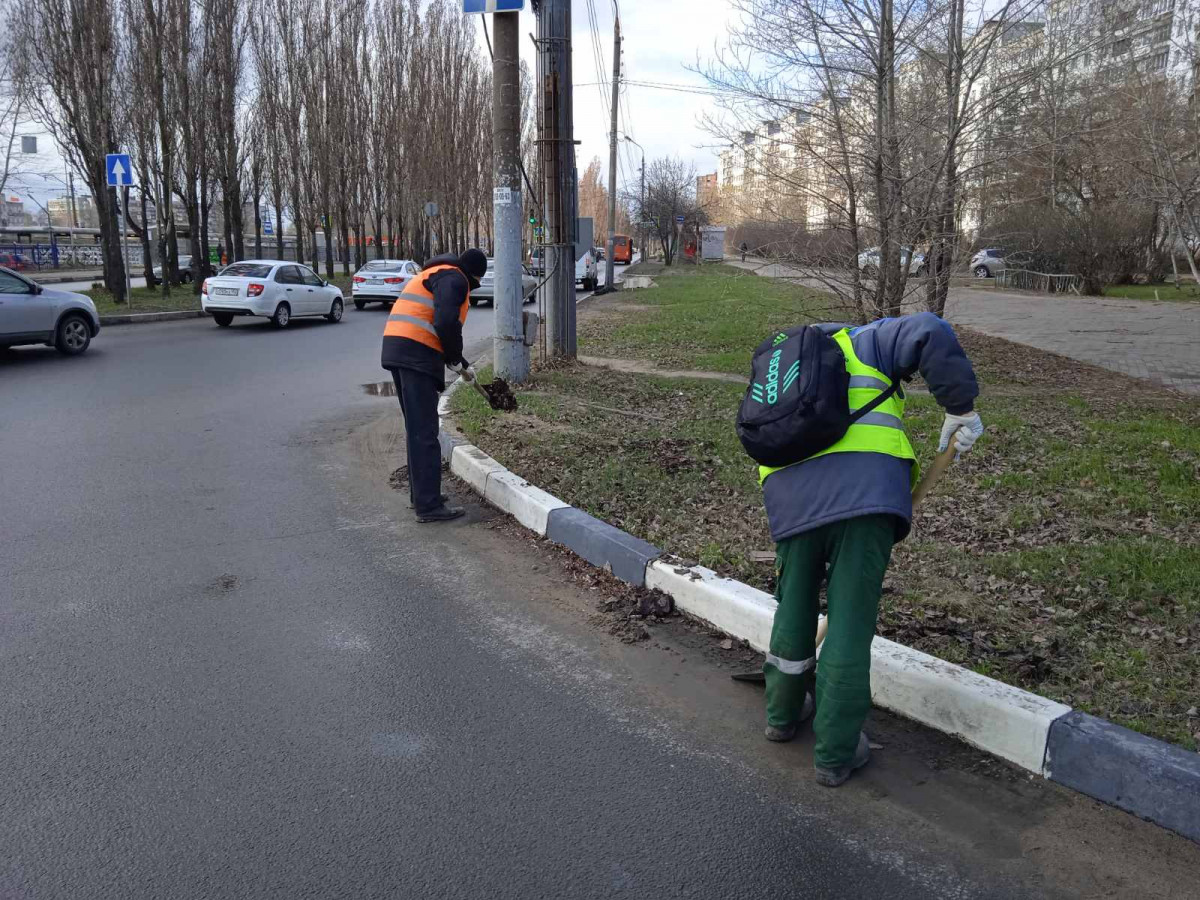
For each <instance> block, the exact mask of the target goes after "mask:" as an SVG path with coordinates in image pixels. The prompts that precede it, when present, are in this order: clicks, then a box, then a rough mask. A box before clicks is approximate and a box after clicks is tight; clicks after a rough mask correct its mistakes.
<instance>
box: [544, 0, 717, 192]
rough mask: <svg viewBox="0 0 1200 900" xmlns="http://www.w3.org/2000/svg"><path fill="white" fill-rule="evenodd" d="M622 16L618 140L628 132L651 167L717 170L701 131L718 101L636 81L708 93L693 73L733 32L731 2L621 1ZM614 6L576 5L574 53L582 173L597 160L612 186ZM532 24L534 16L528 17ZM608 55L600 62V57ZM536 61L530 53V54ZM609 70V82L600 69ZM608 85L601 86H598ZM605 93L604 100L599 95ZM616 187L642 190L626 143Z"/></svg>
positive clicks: (610, 0) (604, 2)
mask: <svg viewBox="0 0 1200 900" xmlns="http://www.w3.org/2000/svg"><path fill="white" fill-rule="evenodd" d="M617 5H618V6H619V7H620V13H621V32H622V54H621V56H622V65H623V71H622V80H623V81H628V82H633V83H632V84H626V85H624V87H623V90H622V93H621V103H620V105H621V114H620V119H619V127H618V133H619V134H626V133H628V134H629V135H630V137H632V138H633V139H634V140H635V141H637V142H638V143H639V144H641V145H642V147H644V148H645V153H646V158H647V160H650V159H654V158H656V157H661V156H679V157H682V158H683V159H684V160H685V161H686V162H691V163H692V164H694V165H695V167H696V172H697V174H702V173H705V172H715V171H716V170H717V151H716V150H715V149H714V147H713V144H714V143H715V139H714V138H713V136H712V135H710V134H707V133H706V132H705V131H704V130H703V129H702V128H701V125H700V118H701V116H702V115H703V113H704V112H705V111H709V110H712V109H713V101H712V98H710V97H706V96H703V95H698V94H691V93H685V92H682V91H672V90H662V89H656V88H649V87H643V86H641V85H639V84H638V82H655V83H660V84H672V85H695V86H697V87H704V86H705V82H704V79H703V78H701V76H699V75H697V74H696V73H695V72H694V71H689V68H688V67H691V68H693V69H694V68H696V66H697V62H698V61H699V62H700V64H701V66H703V65H704V64H705V63H706V62H707V61H708V60H709V59H711V57H712V55H713V45H714V42H715V41H717V40H719V39H723V38H724V36H725V35H726V34H727V33H728V28H729V24H730V22H731V20H732V16H733V12H732V10H731V9H730V6H729V3H728V0H691V2H688V3H677V2H669V0H623V2H619V3H617ZM589 7H591V8H592V9H594V10H595V14H596V20H597V21H596V28H595V32H596V34H597V36H598V38H599V49H598V50H594V49H593V44H592V38H591V33H592V31H593V28H592V22H591V18H590V17H589V15H588V11H589ZM613 11H614V0H591V2H590V3H589V2H587V0H575V2H574V3H573V4H572V16H573V19H572V31H573V34H572V44H573V49H574V58H573V64H574V81H575V138H576V140H579V141H582V144H581V145H580V146H579V147H578V148H577V158H578V161H579V168H580V169H581V170H582V169H583V168H585V167H586V166H587V164H588V161H589V160H591V158H592V157H593V156H599V157H600V160H601V163H602V169H603V172H604V180H605V181H606V182H607V180H608V133H609V127H610V103H611V97H612V52H613V14H614V13H613ZM530 21H531V22H532V16H531V17H530ZM601 52H602V54H603V58H602V62H598V61H597V59H596V57H597V55H599V53H601ZM530 55H531V56H532V54H530ZM601 68H602V69H603V73H604V74H603V78H602V79H601V78H600V77H599V74H598V72H597V70H598V69H601ZM600 80H603V81H604V82H605V84H604V85H603V86H598V85H596V84H595V82H597V81H600ZM601 91H603V96H602V95H601V93H600V92H601ZM619 159H620V164H621V165H620V170H619V174H618V184H620V185H621V186H622V187H624V186H625V184H626V183H628V184H629V186H630V187H633V186H635V185H636V183H637V175H638V172H637V170H638V167H639V166H640V164H641V151H639V150H638V149H637V148H636V147H635V146H633V145H632V144H627V143H626V144H624V147H623V148H622V149H621V152H620V154H619Z"/></svg>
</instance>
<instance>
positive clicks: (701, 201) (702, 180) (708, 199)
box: [696, 172, 721, 210]
mask: <svg viewBox="0 0 1200 900" xmlns="http://www.w3.org/2000/svg"><path fill="white" fill-rule="evenodd" d="M720 195H721V183H720V180H719V178H718V176H717V173H716V172H710V173H709V174H707V175H697V176H696V205H697V206H699V207H700V208H702V209H709V210H711V209H715V208H716V206H717V203H718V201H719V200H720Z"/></svg>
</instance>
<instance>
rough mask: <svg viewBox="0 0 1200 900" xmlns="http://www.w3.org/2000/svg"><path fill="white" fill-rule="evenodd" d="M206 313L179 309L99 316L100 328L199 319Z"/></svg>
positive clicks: (198, 310) (197, 310)
mask: <svg viewBox="0 0 1200 900" xmlns="http://www.w3.org/2000/svg"><path fill="white" fill-rule="evenodd" d="M205 315H207V313H205V312H204V311H203V310H200V309H181V310H173V311H171V312H152V313H121V314H120V315H115V316H101V317H100V327H101V328H107V327H108V326H109V325H142V324H145V323H146V322H173V321H175V320H176V319H200V318H203V317H204V316H205Z"/></svg>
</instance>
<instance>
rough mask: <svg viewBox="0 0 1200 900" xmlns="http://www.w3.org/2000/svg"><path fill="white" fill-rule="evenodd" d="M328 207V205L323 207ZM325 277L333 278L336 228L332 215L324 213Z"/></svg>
mask: <svg viewBox="0 0 1200 900" xmlns="http://www.w3.org/2000/svg"><path fill="white" fill-rule="evenodd" d="M325 208H326V209H329V207H328V206H326V207H325ZM323 231H324V233H325V277H326V278H333V238H334V234H335V233H336V231H337V228H336V227H335V226H334V224H333V216H332V215H330V214H329V213H328V212H327V213H325V228H324V229H323Z"/></svg>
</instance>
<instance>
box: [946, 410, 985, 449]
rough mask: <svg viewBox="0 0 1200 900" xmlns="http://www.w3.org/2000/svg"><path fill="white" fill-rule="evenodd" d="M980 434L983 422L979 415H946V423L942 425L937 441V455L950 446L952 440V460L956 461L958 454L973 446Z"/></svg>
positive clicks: (972, 413) (974, 413)
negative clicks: (939, 437)
mask: <svg viewBox="0 0 1200 900" xmlns="http://www.w3.org/2000/svg"><path fill="white" fill-rule="evenodd" d="M982 434H983V421H982V420H981V419H980V418H979V413H977V412H969V413H964V414H963V415H961V416H956V415H954V414H953V413H946V421H945V422H943V423H942V436H941V439H940V440H939V441H938V453H941V452H942V451H943V450H945V449H946V448H947V447H948V446H950V441H951V440H953V441H954V450H955V453H954V458H955V459H958V457H959V455H960V454H963V453H966V452H967V451H969V450H970V449H971V448H972V447H974V446H975V442H976V441H977V440H979V437H980V435H982Z"/></svg>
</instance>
